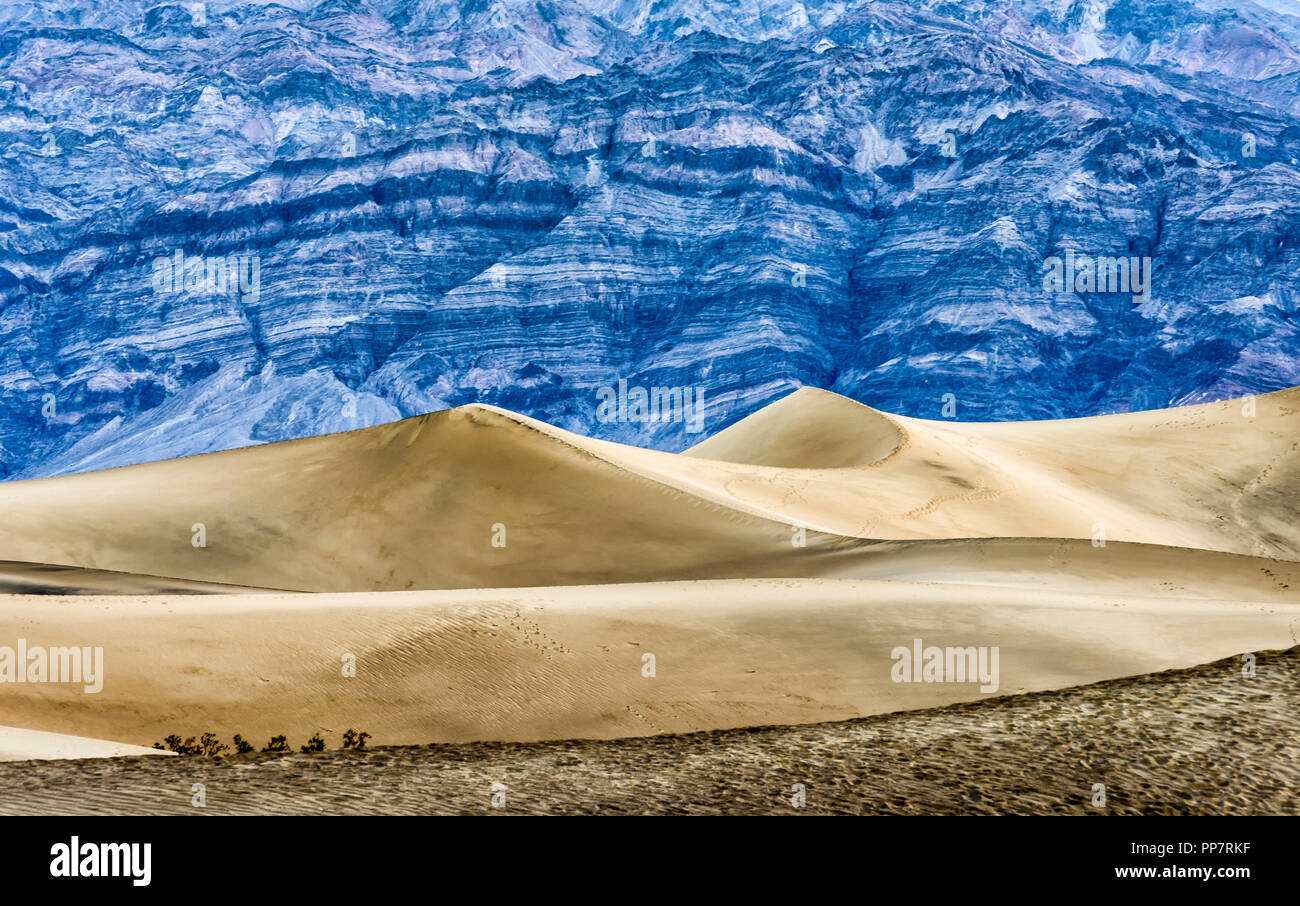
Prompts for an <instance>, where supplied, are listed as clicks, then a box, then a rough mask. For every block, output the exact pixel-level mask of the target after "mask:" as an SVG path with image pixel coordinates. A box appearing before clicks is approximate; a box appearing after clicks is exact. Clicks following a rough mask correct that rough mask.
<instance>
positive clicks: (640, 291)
mask: <svg viewBox="0 0 1300 906" xmlns="http://www.w3.org/2000/svg"><path fill="white" fill-rule="evenodd" d="M1298 47H1300V2H1297V3H1294V4H1292V3H1290V2H1289V0H1264V2H1260V3H1249V2H1247V3H1241V4H1236V3H1232V4H1229V3H1226V2H1218V0H1199V2H1183V0H1117V2H1097V0H1076V2H1066V0H1056V2H1043V0H999V2H987V3H986V2H979V0H963V2H960V3H958V2H936V0H917V2H906V3H889V2H862V0H859V2H803V3H800V2H787V0H780V2H776V0H736V2H728V3H720V2H703V0H660V2H651V0H590V2H579V0H553V2H547V0H544V2H515V0H506V2H500V3H495V2H482V0H478V2H474V0H466V2H459V3H458V2H451V0H445V2H429V0H355V2H351V0H349V2H345V0H322V2H309V0H284V2H280V3H239V2H208V3H206V4H200V3H190V4H175V3H156V2H148V0H122V2H88V0H49V2H46V0H31V2H26V3H24V2H17V3H10V4H6V5H5V6H4V7H3V8H2V9H0V116H2V118H3V126H2V127H0V129H2V131H3V135H2V136H0V141H2V142H3V144H2V145H0V477H6V478H20V477H36V476H43V475H53V474H59V473H64V472H71V471H80V470H85V469H93V468H103V467H108V466H115V465H123V464H127V463H133V462H141V461H146V460H152V459H161V458H168V457H174V456H181V455H188V454H193V453H200V452H205V451H210V450H217V449H224V448H230V447H237V446H243V445H247V444H254V443H261V442H266V441H274V440H282V439H287V438H292V437H300V436H305V435H311V434H320V433H326V432H331V431H340V430H346V429H350V428H356V427H364V426H368V425H372V424H376V423H379V422H384V421H389V420H392V419H396V418H400V417H404V416H409V415H415V414H419V413H423V412H427V411H432V410H436V409H442V408H446V407H449V406H455V405H461V404H465V403H471V402H481V403H490V404H495V405H499V406H503V407H506V408H509V409H513V410H516V411H519V412H522V413H524V414H527V415H531V416H534V417H537V418H541V419H544V420H546V421H549V422H552V423H554V424H557V425H559V426H561V427H564V428H567V429H570V430H574V431H579V432H582V433H586V434H591V435H594V436H597V437H604V438H608V439H612V440H620V441H627V442H633V443H638V444H644V445H648V446H654V447H659V448H661V449H668V450H681V449H684V448H686V447H688V446H690V445H692V444H694V443H696V442H698V441H699V440H702V439H703V438H704V437H706V436H708V435H709V434H711V433H714V432H716V431H717V430H720V429H721V428H723V427H725V426H726V425H727V424H730V423H732V422H734V421H735V420H737V419H738V418H740V417H742V416H744V415H746V414H748V413H750V412H753V411H755V410H756V409H757V408H759V407H761V406H763V405H765V404H767V403H770V402H771V401H773V400H775V399H777V398H780V397H781V396H784V395H785V394H787V393H789V392H790V391H791V390H793V389H795V388H797V387H800V386H805V385H811V386H816V387H822V388H826V389H829V390H833V391H836V392H838V393H841V394H844V395H846V396H849V397H852V398H854V399H857V400H860V401H862V402H864V403H867V404H868V405H871V406H875V407H877V408H880V409H884V410H887V411H892V412H897V413H901V414H905V415H913V416H922V417H931V418H939V417H955V418H959V419H977V420H978V419H984V420H998V419H1024V418H1051V417H1065V416H1079V415H1090V414H1099V413H1105V412H1116V411H1127V410H1133V409H1143V408H1154V407H1160V406H1167V405H1175V404H1181V403H1191V402H1199V401H1204V400H1210V399H1216V398H1224V397H1230V396H1237V395H1242V394H1247V393H1254V392H1264V391H1271V390H1275V389H1279V388H1282V387H1286V386H1291V385H1295V384H1300V355H1298V353H1300V333H1298V332H1297V321H1296V316H1297V308H1298V306H1300V51H1298V50H1297V48H1298ZM642 390H643V391H644V392H645V396H646V397H647V398H649V397H650V396H652V395H653V396H654V397H655V400H656V404H662V405H664V406H665V407H666V406H668V405H669V403H670V402H672V401H675V400H683V403H682V408H681V409H680V410H679V409H678V408H676V407H677V406H678V403H676V402H672V405H673V406H674V408H673V412H672V414H673V416H674V417H673V418H660V419H658V420H651V419H648V418H643V417H641V409H640V408H639V405H640V402H639V396H638V394H639V392H640V391H642ZM686 402H693V404H694V405H696V406H697V407H698V408H697V409H696V410H695V411H694V412H691V411H687V409H688V408H689V407H687V406H686V405H685V403H686ZM602 407H603V408H602ZM679 414H680V415H683V416H689V415H692V414H694V415H698V416H699V417H698V418H696V419H694V420H692V418H690V417H680V418H678V417H676V416H677V415H679Z"/></svg>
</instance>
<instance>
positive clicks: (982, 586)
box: [0, 390, 1300, 754]
mask: <svg viewBox="0 0 1300 906" xmlns="http://www.w3.org/2000/svg"><path fill="white" fill-rule="evenodd" d="M1252 413H1253V414H1252ZM1298 446H1300V394H1298V393H1297V391H1295V390H1291V391H1285V392H1282V393H1275V394H1270V395H1266V396H1260V397H1259V398H1258V399H1257V400H1255V401H1253V410H1252V408H1251V407H1250V406H1248V405H1247V403H1246V402H1245V401H1240V400H1238V401H1229V402H1225V403H1219V404H1210V405H1205V406H1194V407H1188V408H1186V409H1177V410H1165V411H1159V412H1146V413H1136V414H1132V415H1119V416H1107V417H1102V418H1091V419H1078V420H1070V421H1060V422H1030V423H1008V424H963V423H955V422H951V423H950V422H932V421H922V420H916V419H905V418H900V417H896V416H891V415H886V414H884V413H880V412H877V411H875V410H872V409H869V408H867V407H864V406H861V405H859V404H857V403H854V402H852V401H850V400H846V399H844V398H842V397H838V396H836V395H834V394H830V393H825V392H823V391H813V390H803V391H799V392H798V393H795V394H793V395H791V396H790V397H787V398H786V399H784V400H781V401H780V402H778V403H775V404H773V405H772V406H770V407H768V408H767V409H764V410H762V411H761V412H759V413H756V414H755V415H753V416H751V417H750V418H747V419H745V420H743V421H741V422H739V423H737V424H736V425H734V426H732V427H731V428H729V429H727V430H725V431H723V432H721V433H719V434H718V435H716V436H714V437H712V438H710V439H709V440H707V441H705V442H704V443H702V444H700V445H699V446H698V447H696V448H693V449H692V450H690V451H688V453H687V454H685V455H676V454H668V453H660V452H655V451H648V450H641V449H637V448H634V447H627V446H623V445H619V444H612V443H607V442H601V441H595V440H591V439H588V438H583V437H580V436H577V435H574V434H571V433H569V432H565V431H561V430H559V429H557V428H554V427H552V426H549V425H546V424H544V423H541V422H538V421H535V420H533V419H529V418H526V417H523V416H518V415H515V414H512V413H508V412H505V411H503V410H498V409H494V408H491V407H484V406H467V407H463V408H460V409H454V410H448V411H445V412H439V413H434V414H432V415H428V416H422V417H419V418H413V419H406V420H403V421H400V422H395V423H392V424H388V425H382V426H378V427H375V428H370V429H366V430H362V431H354V432H348V433H345V434H337V435H330V436H325V437H318V438H310V439H305V440H301V441H292V442H288V443H282V444H271V445H267V446H263V447H254V448H248V449H243V450H234V451H228V452H224V453H215V454H209V455H206V456H197V457H190V458H187V459H182V460H173V461H169V462H161V463H151V464H147V465H142V466H134V467H130V468H124V469H115V470H109V471H104V472H94V473H87V474H83V475H74V476H67V477H62V478H54V479H45V480H40V481H28V482H20V483H12V484H0V514H2V515H3V518H2V519H0V558H5V559H7V560H10V561H23V563H24V564H26V565H22V564H20V565H18V566H15V565H13V564H10V565H9V566H8V568H9V569H10V570H11V572H12V571H14V570H17V571H18V573H19V574H20V576H21V575H33V574H38V573H39V569H38V568H37V567H35V566H32V564H41V563H44V564H65V565H69V566H75V567H78V568H80V569H81V570H114V571H117V572H118V573H119V574H133V576H134V577H135V578H134V579H132V580H131V581H142V580H144V579H147V580H148V581H155V580H153V579H149V577H176V579H178V580H184V581H181V582H178V583H177V586H176V587H175V588H174V589H172V588H170V587H169V588H168V589H167V591H168V593H166V594H163V593H158V592H161V591H162V589H160V588H156V587H154V586H151V585H147V586H146V587H143V588H137V589H131V588H128V587H127V586H126V585H124V584H122V583H123V582H125V581H127V580H126V579H123V578H122V576H121V575H118V576H117V578H116V579H114V580H113V582H115V583H116V584H112V583H110V585H109V587H110V589H112V590H114V591H117V592H124V591H140V592H147V593H148V592H151V593H148V594H138V595H130V596H118V597H104V596H100V595H96V594H93V593H92V594H85V595H83V596H79V597H61V596H45V597H35V596H21V595H14V596H8V597H0V646H3V645H6V644H7V645H13V644H15V643H14V641H13V640H15V639H17V638H24V639H25V640H26V642H27V644H29V645H50V646H55V645H93V646H103V647H104V651H105V664H106V666H105V687H104V690H103V692H101V693H99V694H85V693H84V692H82V691H81V690H80V688H79V687H74V686H71V685H68V686H61V685H35V684H16V685H12V686H3V687H0V691H2V692H3V694H4V705H5V711H4V721H5V723H7V724H10V725H13V726H20V727H24V728H31V729H36V730H42V731H50V732H56V733H72V734H76V735H81V736H95V737H101V738H103V739H111V740H120V741H122V742H124V743H133V744H145V745H147V744H149V743H151V742H153V741H154V740H155V739H159V738H161V737H162V736H164V735H167V734H169V733H180V734H182V735H197V734H199V733H202V732H204V731H207V730H211V731H214V732H217V733H219V734H221V735H222V736H223V737H225V738H227V739H228V738H229V736H230V735H231V734H233V733H241V734H243V735H245V736H246V737H250V738H255V739H258V740H259V741H261V740H262V739H263V738H265V737H268V736H269V735H271V734H278V733H289V734H290V736H291V738H293V739H295V740H298V741H301V739H302V738H304V737H305V736H307V735H310V734H311V733H312V732H315V731H317V730H321V731H324V732H325V733H326V735H327V736H329V735H330V734H335V735H337V734H338V733H340V732H342V730H344V729H346V728H347V727H349V726H351V727H356V728H358V729H364V730H367V731H369V732H370V733H372V734H373V736H374V739H375V741H376V742H377V743H395V744H396V743H413V742H432V741H466V740H484V739H502V740H528V739H541V738H560V737H612V736H623V735H638V734H648V733H665V732H686V731H692V730H700V729H708V728H718V727H737V726H746V725H754V724H770V723H805V722H811V721H821V720H837V719H844V718H850V717H857V716H862V715H867V714H877V713H882V712H887V711H894V710H900V709H911V708H918V707H927V706H931V705H938V704H946V703H950V702H955V701H965V700H970V699H975V698H980V697H984V696H986V695H988V694H993V693H987V692H981V691H980V689H979V686H978V684H972V683H962V682H958V683H939V684H926V683H897V682H894V681H893V679H892V677H891V667H892V665H893V661H892V660H891V659H890V653H891V652H892V651H893V649H895V648H896V647H899V646H904V647H906V646H910V645H911V644H912V640H913V639H915V638H921V639H923V640H924V643H925V644H926V645H938V646H949V645H952V646H959V647H968V646H975V647H990V648H991V647H994V646H996V647H998V648H999V650H1000V670H1001V679H1000V682H999V684H998V690H997V693H996V694H1008V693H1014V692H1020V691H1029V690H1044V689H1052V688H1059V687H1062V686H1068V685H1075V684H1078V683H1084V682H1093V681H1097V680H1103V679H1110V678H1115V677H1120V676H1129V675H1134V674H1139V673H1148V672H1151V671H1155V670H1164V669H1169V668H1175V667H1187V666H1191V665H1194V664H1197V663H1203V662H1206V661H1209V660H1213V659H1216V658H1221V657H1226V656H1229V655H1233V654H1236V653H1238V652H1242V651H1252V650H1258V649H1264V648H1284V647H1290V646H1292V645H1294V644H1296V635H1297V632H1298V631H1300V527H1298V526H1297V520H1296V518H1295V517H1296V509H1297V507H1296V503H1297V493H1296V492H1297V489H1298V488H1300V474H1298V472H1300V454H1298V453H1297V448H1298ZM199 532H201V533H202V535H203V540H204V542H205V546H196V545H195V539H196V533H199ZM1102 533H1104V536H1105V539H1106V542H1105V544H1104V546H1102V545H1100V544H1099V543H1095V542H1094V539H1096V541H1097V542H1099V541H1100V536H1101V534H1102ZM503 541H504V543H503V544H502V542H503ZM494 542H496V543H494ZM63 576H64V578H65V579H66V580H67V581H70V582H73V583H74V584H75V583H77V582H80V585H79V586H78V587H79V590H81V591H83V592H95V591H97V590H99V589H100V588H102V587H103V586H102V585H97V584H96V583H102V582H103V581H105V580H104V578H103V576H102V575H100V574H97V573H86V572H75V571H74V572H69V573H64V574H63ZM77 576H80V577H81V578H80V579H77V578H76V577H77ZM158 581H166V580H158ZM230 586H245V587H249V588H254V589H284V590H288V591H306V592H316V593H317V594H306V595H303V594H298V595H295V594H281V593H261V594H258V593H237V594H223V595H203V596H193V595H189V596H184V595H182V594H179V593H178V592H182V591H185V590H187V589H188V590H191V591H193V590H199V589H200V588H201V589H202V590H216V591H231V590H232V589H231V588H230ZM438 589H442V590H438ZM46 590H49V589H48V588H47V589H46ZM647 653H650V654H653V655H654V656H655V659H656V672H655V675H654V676H653V677H649V676H644V675H643V674H642V669H643V666H644V664H643V661H642V657H643V656H644V655H645V654H647ZM345 655H355V657H356V662H357V676H356V677H352V678H349V677H344V676H343V675H342V670H341V666H340V665H341V659H342V658H343V657H344V656H345ZM332 741H334V742H335V743H336V742H337V739H334V740H332ZM9 748H10V749H13V750H15V751H16V750H17V746H16V744H15V745H10V746H9ZM4 751H6V746H5V743H4V741H3V731H0V754H2V753H3V752H4Z"/></svg>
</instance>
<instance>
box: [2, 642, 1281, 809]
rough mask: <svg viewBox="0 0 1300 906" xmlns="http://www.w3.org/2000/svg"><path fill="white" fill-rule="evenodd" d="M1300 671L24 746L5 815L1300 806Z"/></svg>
mask: <svg viewBox="0 0 1300 906" xmlns="http://www.w3.org/2000/svg"><path fill="white" fill-rule="evenodd" d="M1298 680H1300V647H1297V648H1292V649H1291V650H1289V651H1285V652H1270V653H1262V654H1260V655H1259V656H1258V661H1257V663H1256V676H1255V677H1253V678H1246V677H1243V676H1242V672H1241V662H1240V659H1239V658H1230V659H1227V660H1223V661H1218V662H1216V663H1213V664H1207V665H1204V666H1201V667H1196V668H1193V669H1188V670H1176V671H1169V672H1166V673H1159V674H1153V675H1150V676H1142V677H1134V678H1130V679H1123V680H1117V681H1114V682H1107V683H1098V684H1095V685H1091V686H1085V687H1080V688H1075V689H1069V690H1064V691H1060V692H1050V693H1042V694H1033V695H1021V696H1012V697H1006V698H999V699H991V700H987V701H984V702H979V703H975V704H968V705H959V706H955V707H949V708H941V709H935V710H932V711H918V712H910V713H901V714H892V715H885V716H882V717H877V718H870V719H865V720H855V721H846V722H842V723H828V724H819V725H812V726H802V727H763V728H756V729H748V730H731V731H723V732H714V733H697V734H690V735H681V736H659V737H649V738H640V739H624V740H615V741H606V742H587V741H566V742H547V743H533V744H500V743H493V744H474V745H436V746H427V747H426V746H404V747H382V746H381V747H376V748H372V749H368V750H366V751H364V752H345V751H342V750H335V751H326V752H324V753H321V754H314V755H306V754H292V755H283V756H275V755H267V754H256V755H248V756H242V757H226V758H220V759H215V760H209V759H199V758H180V757H178V758H166V759H163V758H152V757H139V758H117V759H93V760H85V761H47V762H22V763H9V764H0V813H5V814H27V815H35V814H118V813H127V814H203V813H206V814H372V813H384V814H482V813H489V814H855V815H856V814H897V815H901V814H1066V815H1085V814H1113V815H1114V814H1126V815H1135V814H1297V813H1300V736H1298V735H1297V733H1296V731H1295V716H1296V709H1297V705H1298V704H1300V682H1298ZM200 783H201V784H203V787H204V789H203V794H204V796H205V799H206V804H205V805H204V806H202V807H199V806H196V805H194V804H193V800H194V797H195V788H194V784H200ZM1099 783H1100V784H1105V787H1106V794H1105V795H1106V802H1105V805H1104V806H1102V807H1097V806H1094V805H1093V804H1092V802H1093V799H1094V785H1095V784H1099ZM494 784H500V785H503V786H495V787H494ZM796 784H802V790H803V794H804V797H805V803H804V805H803V806H802V807H796V806H795V804H794V800H795V799H796V797H797V795H798V789H797V788H796V787H795V785H796ZM494 794H495V796H496V799H497V801H498V802H502V799H504V802H503V804H501V805H500V806H493V804H492V801H493V796H494Z"/></svg>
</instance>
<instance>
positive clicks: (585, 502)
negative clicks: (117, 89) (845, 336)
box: [0, 390, 1300, 591]
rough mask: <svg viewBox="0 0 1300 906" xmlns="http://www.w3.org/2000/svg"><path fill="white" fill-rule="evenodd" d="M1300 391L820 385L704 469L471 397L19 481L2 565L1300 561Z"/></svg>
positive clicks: (183, 572)
mask: <svg viewBox="0 0 1300 906" xmlns="http://www.w3.org/2000/svg"><path fill="white" fill-rule="evenodd" d="M1297 402H1300V396H1298V395H1297V391H1285V392H1283V393H1275V394H1270V395H1266V396H1261V397H1259V398H1258V400H1257V401H1256V402H1255V411H1256V414H1255V416H1254V417H1253V418H1247V417H1245V416H1244V415H1242V405H1243V404H1242V403H1241V402H1240V401H1230V402H1227V403H1216V404H1209V405H1204V406H1193V407H1187V408H1186V409H1180V410H1168V411H1160V412H1144V413H1135V414H1132V415H1117V416H1106V417H1101V418H1092V419H1077V420H1069V421H1062V422H1030V423H1009V424H962V423H947V422H933V421H921V420H917V419H904V418H901V417H897V416H886V415H884V414H883V413H878V412H875V411H873V410H870V409H867V408H866V407H863V406H860V405H858V404H856V403H853V402H851V401H848V400H845V399H843V398H841V397H837V396H835V395H833V394H827V393H825V392H823V391H810V390H803V391H799V392H798V393H796V394H794V395H793V396H791V397H789V398H787V399H786V400H782V401H781V402H779V403H777V404H774V406H773V407H769V408H770V409H772V410H774V411H772V412H768V411H767V410H764V412H760V413H758V414H757V415H755V416H751V417H750V419H746V420H744V421H742V422H740V423H738V424H737V425H735V426H733V427H732V428H729V429H727V430H726V431H723V432H721V433H720V434H719V435H718V436H716V437H714V438H712V439H711V440H709V441H706V442H705V444H703V445H701V447H700V448H697V449H696V450H694V451H690V452H691V455H688V456H681V455H674V454H668V453H660V452H656V451H650V450H641V449H638V448H634V447H626V446H622V445H619V444H612V443H607V442H601V441H595V440H591V439H589V438H583V437H579V436H578V435H574V434H571V433H569V432H565V431H561V430H559V429H557V428H553V427H551V426H549V425H544V424H543V423H541V422H537V421H535V420H533V419H528V418H525V417H523V416H518V415H514V414H512V413H507V412H504V411H503V410H498V409H492V408H490V407H483V406H467V407H463V408H460V409H453V410H447V411H444V412H439V413H434V414H432V415H427V416H421V417H419V418H413V419H406V420H403V421H400V422H394V423H392V424H388V425H381V426H379V427H376V428H369V429H365V430H362V431H354V432H349V433H345V434H337V435H329V436H325V437H316V438H309V439H305V440H300V441H290V442H287V443H281V444H271V445H267V446H263V447H254V448H248V449H243V450H234V451H228V452H223V453H214V454H208V455H205V456H197V457H190V458H186V459H179V460H172V461H168V462H161V463H150V464H146V465H141V466H132V467H128V468H123V469H113V470H108V471H104V472H91V473H86V474H81V475H72V476H65V477H60V478H53V479H43V480H39V481H26V482H18V483H12V484H7V485H0V511H3V512H4V513H5V517H6V518H5V519H4V520H3V522H0V557H4V558H7V559H12V560H23V561H30V562H37V563H49V564H64V565H72V566H79V567H85V568H92V569H106V570H116V571H121V572H129V573H139V574H147V575H160V576H174V577H178V578H185V579H191V580H195V581H202V582H214V583H221V584H232V585H245V586H255V587H270V588H283V589H294V590H304V591H366V590H404V589H416V588H475V587H480V588H481V587H508V586H537V585H569V584H590V583H602V582H629V581H650V580H669V579H703V578H732V577H746V576H793V577H800V576H816V575H823V574H826V573H825V572H823V567H822V565H821V564H818V563H815V562H812V561H815V560H817V559H818V558H822V557H824V556H825V555H826V554H828V553H832V552H835V551H839V550H841V549H843V547H844V543H845V539H846V538H848V539H876V540H880V539H961V538H996V537H1016V538H1073V539H1092V538H1093V537H1094V536H1097V535H1098V533H1099V532H1104V534H1105V538H1106V540H1107V542H1108V543H1110V542H1115V541H1130V542H1140V543H1145V544H1157V545H1165V546H1174V547H1185V548H1193V549H1199V550H1208V551H1222V552H1228V553H1237V554H1250V555H1258V556H1266V557H1270V558H1279V559H1288V560H1296V559H1300V525H1298V524H1297V522H1296V520H1295V519H1294V518H1293V517H1294V509H1295V506H1294V495H1293V494H1290V493H1289V490H1290V489H1294V487H1296V485H1297V483H1300V474H1298V472H1300V452H1298V449H1300V440H1297V438H1300V406H1297V405H1296V404H1297ZM787 422H788V423H789V424H790V425H791V426H792V427H791V428H790V429H789V430H787V431H785V432H784V433H783V431H782V425H783V424H785V423H787ZM817 425H823V426H825V427H824V430H823V431H822V432H821V434H818V433H816V432H815V428H816V426H817ZM822 436H825V437H827V438H828V440H827V443H826V445H825V446H819V439H820V438H821V437H822ZM764 443H766V444H767V445H768V446H766V447H765V446H764ZM740 450H750V451H752V453H753V455H751V456H749V457H748V459H750V460H753V461H751V462H727V461H723V460H720V459H702V458H699V457H698V456H697V455H696V454H700V453H708V452H710V451H712V452H713V453H714V454H715V455H718V456H723V455H726V456H731V457H733V458H741V457H740V456H739V453H738V451H740ZM855 450H857V451H860V454H856V455H855V453H854V451H855ZM759 460H761V461H763V462H782V463H790V462H794V461H807V462H809V463H812V464H814V465H818V466H819V467H816V468H813V467H807V468H795V467H792V466H788V465H786V466H775V465H767V464H762V463H758V464H756V462H757V461H759ZM858 460H860V461H858ZM855 461H858V462H857V463H856V464H849V465H845V464H844V463H854V462H855ZM826 463H836V464H837V465H836V466H835V467H833V468H827V467H824V466H825V464H826ZM200 525H201V526H202V531H203V532H204V533H205V535H206V537H205V539H203V540H204V542H205V544H206V546H204V547H196V546H195V538H194V535H195V532H196V531H198V529H197V528H196V526H200ZM794 526H805V527H807V529H808V530H809V534H808V535H807V539H806V546H804V547H796V546H795V545H794V543H793V539H792V535H793V533H794V528H793V527H794ZM494 541H495V542H496V544H494ZM502 542H504V546H500V545H501V543H502Z"/></svg>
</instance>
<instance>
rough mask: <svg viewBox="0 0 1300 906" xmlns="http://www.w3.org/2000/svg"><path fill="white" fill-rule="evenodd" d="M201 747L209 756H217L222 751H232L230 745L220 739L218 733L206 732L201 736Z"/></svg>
mask: <svg viewBox="0 0 1300 906" xmlns="http://www.w3.org/2000/svg"><path fill="white" fill-rule="evenodd" d="M199 747H200V748H201V749H202V750H203V754H204V755H205V756H207V757H208V758H215V757H217V756H218V755H220V754H221V753H222V752H228V751H230V746H228V745H226V744H225V743H223V742H221V741H220V740H218V739H217V734H216V733H204V734H203V735H202V736H200V737H199Z"/></svg>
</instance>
